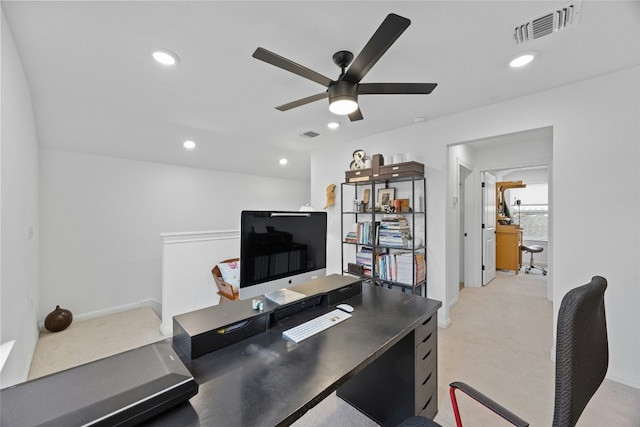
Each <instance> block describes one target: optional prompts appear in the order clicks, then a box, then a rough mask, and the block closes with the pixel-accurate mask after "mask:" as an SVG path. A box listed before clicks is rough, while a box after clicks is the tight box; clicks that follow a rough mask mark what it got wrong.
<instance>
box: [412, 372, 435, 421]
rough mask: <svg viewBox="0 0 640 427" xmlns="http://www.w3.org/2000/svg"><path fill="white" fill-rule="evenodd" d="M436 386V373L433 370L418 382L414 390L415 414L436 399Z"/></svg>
mask: <svg viewBox="0 0 640 427" xmlns="http://www.w3.org/2000/svg"><path fill="white" fill-rule="evenodd" d="M437 387H438V374H437V372H436V371H433V372H432V373H431V374H430V375H429V376H428V377H427V379H426V380H425V381H424V382H423V383H422V384H420V387H418V390H417V391H416V414H419V413H420V412H422V411H424V410H425V409H427V407H428V406H429V405H430V403H431V402H433V401H436V402H437V400H438V396H437V393H436V388H437Z"/></svg>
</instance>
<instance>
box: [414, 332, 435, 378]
mask: <svg viewBox="0 0 640 427" xmlns="http://www.w3.org/2000/svg"><path fill="white" fill-rule="evenodd" d="M433 344H434V345H430V346H426V345H425V346H423V347H418V351H420V354H416V383H417V384H416V385H419V384H422V383H423V382H424V380H425V379H427V377H428V376H429V375H430V374H431V373H432V372H433V371H435V370H436V368H437V366H438V346H437V344H436V343H435V339H434V343H433Z"/></svg>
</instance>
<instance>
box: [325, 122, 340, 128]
mask: <svg viewBox="0 0 640 427" xmlns="http://www.w3.org/2000/svg"><path fill="white" fill-rule="evenodd" d="M327 127H328V128H329V129H338V128H339V127H340V123H338V122H331V123H328V124H327Z"/></svg>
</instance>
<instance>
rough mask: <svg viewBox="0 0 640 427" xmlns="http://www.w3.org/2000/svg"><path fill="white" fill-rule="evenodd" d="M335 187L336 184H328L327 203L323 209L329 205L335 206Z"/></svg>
mask: <svg viewBox="0 0 640 427" xmlns="http://www.w3.org/2000/svg"><path fill="white" fill-rule="evenodd" d="M335 189H336V185H335V184H329V185H328V186H327V204H326V205H324V208H322V209H327V208H328V207H329V206H333V205H334V204H335V203H336V195H335Z"/></svg>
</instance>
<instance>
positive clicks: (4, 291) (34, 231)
mask: <svg viewBox="0 0 640 427" xmlns="http://www.w3.org/2000/svg"><path fill="white" fill-rule="evenodd" d="M1 72H2V86H1V88H0V91H1V92H2V118H1V121H2V135H1V141H2V142H1V143H2V146H1V155H0V157H1V159H2V160H1V165H0V171H1V174H0V182H1V186H0V200H1V204H2V209H1V212H2V217H1V223H0V233H1V234H0V235H1V244H0V254H1V257H0V270H1V273H0V296H1V298H2V300H1V303H0V309H1V317H2V326H1V329H0V341H2V342H5V341H10V340H15V341H16V343H15V346H14V348H13V351H12V352H11V354H10V355H9V359H8V360H7V362H6V365H5V367H4V369H3V370H2V374H1V376H0V386H1V387H8V386H10V385H13V384H15V383H18V382H21V381H24V380H25V379H26V378H27V375H28V373H29V366H30V364H31V357H32V355H33V350H34V349H35V346H36V341H37V339H38V327H37V321H36V305H37V303H38V241H39V234H40V233H39V227H38V138H37V134H36V129H35V122H34V115H33V107H32V105H31V93H30V89H29V86H28V84H27V81H26V79H25V77H24V71H23V69H22V64H21V62H20V57H19V56H18V52H17V51H16V47H15V44H14V41H13V36H12V35H11V31H10V29H9V25H8V24H7V22H6V20H5V17H4V13H2V70H1Z"/></svg>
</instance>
